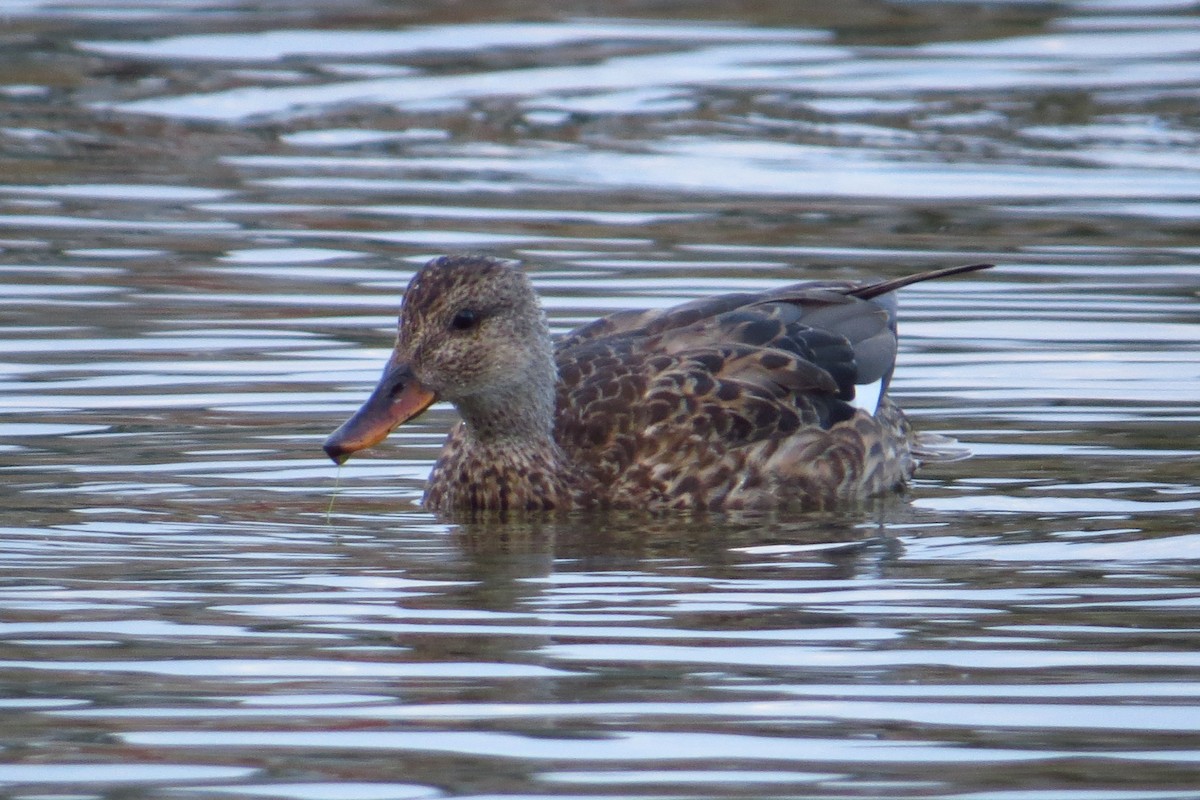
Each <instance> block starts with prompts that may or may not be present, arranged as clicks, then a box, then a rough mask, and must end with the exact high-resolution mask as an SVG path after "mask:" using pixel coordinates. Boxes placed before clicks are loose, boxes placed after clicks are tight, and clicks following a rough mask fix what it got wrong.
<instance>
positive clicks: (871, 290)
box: [847, 264, 996, 300]
mask: <svg viewBox="0 0 1200 800" xmlns="http://www.w3.org/2000/svg"><path fill="white" fill-rule="evenodd" d="M994 266H996V265H995V264H965V265H961V266H957V267H946V268H945V269H934V270H930V271H929V272H918V273H917V274H916V275H907V276H905V277H903V278H893V279H892V280H889V281H880V282H879V283H872V284H868V285H867V286H862V287H859V288H857V289H852V290H851V291H849V292H847V294H849V295H852V296H854V297H858V298H860V299H862V300H870V299H871V298H872V297H879V296H880V295H884V294H887V293H888V292H894V291H896V290H897V289H902V288H904V287H905V286H911V285H912V284H914V283H920V282H922V281H931V280H933V279H934V278H945V277H948V276H950V275H961V274H962V273H964V272H978V271H979V270H983V269H991V268H992V267H994Z"/></svg>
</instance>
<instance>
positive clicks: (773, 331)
mask: <svg viewBox="0 0 1200 800" xmlns="http://www.w3.org/2000/svg"><path fill="white" fill-rule="evenodd" d="M991 266H993V265H991V264H968V265H963V266H954V267H948V268H942V269H935V270H931V271H925V272H920V273H917V274H911V275H908V276H906V277H902V278H896V279H891V280H880V281H866V282H856V281H846V280H818V281H806V282H802V283H793V284H789V285H785V286H781V287H779V288H775V289H770V290H767V291H759V292H742V293H733V294H720V295H714V296H709V297H703V298H700V299H696V300H693V301H691V302H687V303H684V304H682V305H677V306H673V307H669V308H663V309H651V310H645V311H642V310H625V311H618V312H616V313H613V314H610V315H608V316H605V317H602V318H600V319H597V320H595V321H593V322H590V323H587V324H585V325H583V326H582V327H579V328H576V329H575V330H572V331H569V332H567V333H566V334H564V335H562V336H560V337H559V338H557V339H554V338H552V336H551V334H550V330H549V326H548V324H547V319H546V315H545V312H544V311H543V309H542V305H541V302H540V301H539V299H538V296H537V294H536V292H535V291H534V288H533V286H532V283H531V282H530V279H529V276H528V274H527V273H526V272H525V270H524V269H523V268H522V266H521V265H520V264H518V263H516V262H512V261H507V260H503V259H499V258H494V257H490V256H487V255H483V254H477V253H463V254H451V255H445V256H441V257H438V258H434V259H433V260H431V261H429V262H428V263H426V264H425V265H424V266H423V267H421V268H420V269H419V270H418V271H417V272H416V274H415V275H414V276H413V278H412V280H411V281H410V282H409V284H408V288H407V290H406V291H405V293H404V296H403V300H402V305H401V310H400V317H399V323H398V327H397V335H396V343H395V348H394V349H393V351H392V354H391V356H390V358H389V359H388V361H387V363H386V365H385V366H384V369H383V374H382V375H381V377H380V379H379V382H378V384H377V385H376V387H375V389H374V390H373V391H372V392H371V394H370V396H369V397H368V398H367V399H366V401H365V402H364V403H363V404H362V407H361V408H360V409H359V410H358V411H357V412H355V413H354V414H353V415H352V416H351V417H350V418H349V419H348V420H346V422H345V423H344V424H342V425H341V426H340V427H339V428H338V429H337V430H335V431H334V432H333V433H332V434H330V435H329V437H328V438H327V439H326V441H325V443H324V450H325V452H326V454H327V455H328V456H329V457H330V458H332V459H333V460H334V461H335V462H336V463H338V464H339V465H340V464H342V463H344V462H345V461H346V459H347V458H349V457H350V455H352V454H353V453H357V452H359V451H361V450H364V449H366V448H369V447H372V446H374V445H376V444H378V443H380V442H381V441H383V440H384V439H385V438H386V437H387V436H388V434H389V433H390V432H391V431H392V430H393V429H394V428H396V427H397V426H399V425H401V424H403V423H405V422H408V421H410V420H413V419H415V418H416V417H418V416H419V415H420V414H421V413H422V412H424V411H425V410H426V409H427V408H429V407H430V406H431V405H432V404H433V403H435V402H437V401H439V400H441V401H448V402H449V403H451V404H452V405H453V406H454V408H455V409H456V410H457V411H458V414H459V416H460V417H461V420H460V421H459V422H458V423H457V425H455V426H454V427H453V429H452V430H451V431H450V433H449V434H448V436H447V438H446V441H445V444H444V446H443V448H442V451H441V454H440V456H439V458H438V459H437V462H436V464H435V465H434V467H433V469H432V472H431V473H430V475H429V479H428V482H427V484H426V489H425V494H424V498H423V504H424V506H425V507H426V508H427V509H429V510H430V511H433V512H437V513H442V514H454V513H455V512H463V511H475V512H478V511H500V512H511V511H522V512H535V513H536V512H548V511H567V512H575V511H586V510H590V509H627V510H646V511H651V512H659V511H672V510H681V511H687V510H691V511H716V512H720V511H731V510H747V509H786V508H795V509H798V510H832V509H837V508H839V507H844V506H850V505H854V504H861V503H862V502H864V501H865V500H866V499H868V498H871V497H873V496H876V495H881V494H885V493H888V492H894V491H899V490H902V489H903V488H904V487H905V486H906V484H907V482H908V480H909V479H910V478H911V476H912V475H913V473H914V471H915V470H916V468H917V466H918V465H919V462H920V460H921V451H920V445H919V437H918V435H917V434H915V433H914V431H913V428H912V426H911V425H910V424H909V422H908V420H907V418H906V417H905V415H904V412H903V411H901V410H900V408H899V407H898V406H897V405H896V404H895V403H894V402H893V401H892V400H891V398H890V397H889V396H888V393H887V392H888V386H889V384H890V382H891V378H892V373H893V370H894V369H895V365H896V353H897V334H896V330H897V327H896V318H897V302H896V295H895V292H896V290H898V289H901V288H903V287H905V286H909V285H911V284H914V283H919V282H922V281H928V280H933V279H938V278H945V277H949V276H953V275H960V274H963V273H968V272H975V271H979V270H984V269H988V268H990V267H991Z"/></svg>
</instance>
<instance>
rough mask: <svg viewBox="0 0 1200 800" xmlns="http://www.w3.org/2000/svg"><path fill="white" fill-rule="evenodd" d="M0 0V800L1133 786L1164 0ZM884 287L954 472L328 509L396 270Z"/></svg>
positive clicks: (1199, 43)
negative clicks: (837, 507)
mask: <svg viewBox="0 0 1200 800" xmlns="http://www.w3.org/2000/svg"><path fill="white" fill-rule="evenodd" d="M427 5H428V6H429V7H427V8H424V9H421V10H416V9H410V8H402V7H399V6H393V5H389V4H382V3H381V4H376V3H371V2H366V1H365V0H364V1H363V2H352V3H332V2H318V1H315V0H314V1H311V2H301V3H287V4H270V3H267V4H260V5H258V6H254V7H251V6H246V5H237V4H226V3H219V2H218V3H209V2H200V1H199V0H195V1H193V0H184V2H161V3H155V2H148V3H139V4H132V5H130V4H124V5H122V4H100V3H90V2H76V3H58V2H49V1H48V0H28V1H27V2H20V3H11V4H9V7H7V8H6V10H5V13H6V16H5V18H4V20H3V22H2V23H0V26H2V27H0V31H2V32H3V37H4V48H5V58H4V60H3V62H0V164H2V165H3V175H4V182H3V184H0V456H2V460H0V472H2V475H3V477H2V480H0V509H2V511H0V527H2V528H3V533H4V544H3V546H0V563H2V564H3V568H4V577H3V578H2V579H0V676H2V679H3V688H2V690H0V712H2V714H3V720H4V721H3V724H2V725H0V792H2V793H4V794H5V796H11V797H17V798H39V797H48V796H70V797H97V798H116V797H122V798H128V797H161V796H171V797H230V796H233V797H237V796H241V797H246V798H255V797H283V798H296V800H308V799H309V798H355V799H361V800H373V799H374V798H381V799H383V798H388V799H390V798H437V797H475V798H483V797H554V798H601V797H622V798H626V797H705V798H707V797H755V798H758V797H828V798H843V797H844V798H851V797H854V798H861V797H889V798H970V800H1041V799H1042V798H1045V799H1046V800H1049V798H1054V799H1055V800H1058V799H1059V798H1065V799H1066V800H1101V799H1102V800H1126V799H1127V798H1139V799H1140V798H1186V797H1194V796H1196V788H1195V787H1196V786H1197V785H1200V722H1198V721H1200V680H1198V677H1200V633H1198V630H1197V624H1196V621H1195V620H1196V611H1197V609H1198V608H1200V529H1198V528H1197V524H1196V521H1195V520H1196V518H1197V512H1198V511H1200V481H1198V479H1197V465H1198V464H1200V458H1198V456H1200V451H1198V449H1197V441H1198V434H1200V402H1198V400H1197V398H1198V397H1200V368H1198V367H1197V364H1200V344H1198V343H1200V305H1198V302H1197V290H1198V289H1200V262H1198V258H1200V245H1198V243H1197V238H1196V233H1197V222H1198V220H1200V189H1198V187H1200V159H1198V158H1197V155H1196V153H1197V145H1198V144H1200V127H1198V125H1197V118H1196V115H1195V103H1196V100H1197V97H1198V95H1200V91H1198V90H1197V86H1200V66H1198V64H1200V60H1198V59H1197V55H1200V17H1198V16H1197V15H1196V13H1195V8H1194V5H1192V4H1190V3H1175V2H1161V3H1160V2H1116V3H1103V4H1093V3H1061V4H1040V5H1030V4H1023V3H1014V4H1003V3H1002V4H986V5H983V4H980V5H972V4H953V5H952V4H943V3H918V4H908V5H903V6H896V5H885V4H882V3H875V2H863V3H849V4H845V3H842V4H837V5H836V6H832V7H825V6H821V7H820V8H817V7H814V8H812V9H809V10H805V9H803V8H802V9H800V10H797V7H796V5H795V4H792V3H772V2H767V3H758V4H752V5H751V6H738V7H737V8H736V9H732V8H731V7H729V6H728V4H720V3H699V4H690V5H688V7H687V8H686V9H678V8H671V9H666V8H665V7H664V10H663V11H662V12H661V13H660V12H655V11H651V10H647V7H645V6H644V4H614V5H613V6H612V10H611V13H610V15H609V16H608V17H606V18H597V17H591V16H581V14H580V13H579V12H578V11H577V10H573V9H572V8H566V7H561V6H553V5H547V6H544V7H539V6H529V5H528V4H522V5H521V6H520V7H519V8H518V7H516V6H515V5H514V6H513V7H512V8H511V9H509V8H508V7H506V6H505V5H503V4H501V5H496V4H491V5H486V4H474V5H472V4H467V5H462V4H427ZM463 249H477V250H486V251H488V252H491V253H494V254H496V255H499V256H502V257H511V258H519V259H522V260H523V261H525V262H526V263H527V265H528V268H529V270H530V273H531V275H532V277H533V280H534V282H535V284H536V285H537V287H538V289H539V290H540V291H541V292H542V294H543V296H544V298H545V304H546V307H547V310H548V312H549V315H550V317H551V322H552V325H553V326H554V327H555V329H556V330H565V329H567V328H569V327H571V326H572V325H575V324H578V323H580V322H582V321H585V320H588V319H591V318H593V317H594V316H596V315H597V314H601V313H605V312H608V311H613V310H617V309H621V308H640V307H647V306H663V305H667V304H670V303H674V302H679V301H683V300H686V299H689V298H691V297H694V296H697V295H702V294H709V293H715V292H721V291H730V290H735V289H745V288H766V287H771V286H777V285H780V284H782V283H785V282H787V281H793V280H799V279H804V278H810V277H838V278H865V277H868V276H879V275H900V274H902V273H905V272H907V271H910V270H913V269H917V268H927V267H932V266H940V265H949V264H953V263H959V262H966V261H978V260H993V261H996V262H997V263H998V264H999V265H1000V266H999V267H998V268H997V269H996V270H993V271H991V272H989V273H985V274H976V275H971V276H967V277H964V278H962V279H956V280H952V281H945V282H938V283H932V284H923V285H919V286H916V287H912V288H911V289H909V290H906V291H905V292H904V295H903V297H902V300H901V304H902V319H901V325H902V328H901V333H902V338H903V342H902V354H901V356H902V358H901V364H900V367H899V371H898V373H897V376H896V380H895V384H894V388H893V394H894V395H895V396H896V397H897V398H898V400H899V401H900V402H901V404H902V405H903V406H904V407H905V408H906V409H908V410H909V412H910V414H911V416H912V417H913V418H914V420H915V421H916V423H917V424H918V425H919V426H920V427H921V428H922V429H924V430H930V431H937V432H941V433H945V434H948V435H952V436H954V437H956V438H958V439H959V440H960V441H961V442H963V443H965V444H966V445H968V446H969V447H970V449H971V450H972V451H973V453H974V455H973V457H972V458H971V459H970V460H967V461H959V462H954V463H946V464H936V465H931V466H930V467H929V468H927V469H926V470H924V471H923V472H922V473H921V474H920V476H919V478H918V479H917V480H916V481H915V482H914V484H913V486H912V488H911V491H910V492H909V493H908V494H907V495H906V496H905V497H902V498H897V499H895V500H894V501H891V502H887V503H883V504H880V505H879V506H878V507H873V508H871V509H869V510H867V511H865V512H862V513H850V514H844V515H837V516H832V517H830V516H821V517H803V516H790V517H776V516H772V517H767V518H726V517H705V518H699V519H682V520H681V519H663V520H646V519H635V518H628V517H605V518H581V519H576V520H568V521H558V522H542V523H536V522H535V523H509V524H505V525H498V524H487V525H484V524H477V525H454V524H448V523H446V522H443V521H440V520H438V519H436V518H434V517H433V516H431V515H429V514H426V513H425V512H423V511H422V510H421V509H420V507H419V503H418V501H419V498H420V494H421V487H422V484H423V481H424V478H425V476H426V474H427V473H428V470H429V468H430V466H431V464H432V461H433V459H434V457H435V455H436V452H437V449H438V447H439V445H440V442H441V439H442V437H443V436H444V434H445V431H446V430H447V428H448V427H449V425H450V424H451V423H452V421H453V412H452V411H451V410H450V409H449V408H446V407H442V406H437V407H435V408H434V409H433V410H432V411H431V412H430V413H428V414H427V415H425V416H424V417H423V418H422V419H421V420H420V421H418V422H417V423H415V424H413V425H411V426H407V427H405V428H404V429H402V430H401V431H398V432H397V433H396V434H395V435H393V436H392V437H391V439H390V440H389V444H388V445H386V446H384V447H381V448H379V449H378V451H377V452H374V453H372V454H370V455H368V456H364V457H362V458H357V459H355V460H352V461H351V462H349V464H348V465H347V466H345V467H343V468H342V469H341V470H337V469H336V468H335V467H334V466H333V465H331V464H330V463H329V462H328V461H327V460H326V459H325V458H324V456H323V454H322V453H321V451H320V443H321V441H322V439H323V438H324V436H325V435H326V434H327V433H328V432H329V431H330V430H331V429H332V428H333V427H335V426H336V425H337V424H338V423H339V422H340V421H341V420H342V419H343V418H344V417H345V416H346V415H347V414H349V413H350V412H351V411H352V410H353V409H354V408H355V407H356V406H357V404H358V403H359V402H360V400H361V399H362V398H363V397H364V396H365V393H366V391H367V390H368V388H369V387H370V385H371V384H372V383H373V381H374V379H375V377H376V376H377V374H378V371H379V369H380V366H381V364H382V362H383V359H384V358H385V357H386V354H387V352H388V349H389V346H390V336H391V330H392V327H393V325H394V319H395V311H396V308H397V305H398V302H399V297H400V294H401V291H402V289H403V287H404V285H405V284H406V282H407V280H408V278H409V277H410V276H411V274H412V272H413V270H414V269H415V268H416V267H417V266H419V265H420V264H421V263H422V262H423V261H424V260H425V259H427V258H428V257H430V256H432V255H435V254H438V253H442V252H445V251H448V250H463Z"/></svg>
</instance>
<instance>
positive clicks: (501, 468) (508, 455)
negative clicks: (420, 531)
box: [425, 386, 577, 512]
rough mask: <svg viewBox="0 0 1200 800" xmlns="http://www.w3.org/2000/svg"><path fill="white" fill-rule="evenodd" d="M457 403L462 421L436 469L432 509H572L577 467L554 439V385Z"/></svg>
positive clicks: (430, 491)
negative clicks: (572, 464)
mask: <svg viewBox="0 0 1200 800" xmlns="http://www.w3.org/2000/svg"><path fill="white" fill-rule="evenodd" d="M532 388H536V389H537V391H531V387H530V386H525V387H522V388H520V389H513V390H511V391H498V392H494V393H491V394H489V396H488V397H487V398H486V399H474V398H472V399H471V400H468V401H466V402H463V401H459V402H458V403H456V405H457V406H458V410H459V413H460V414H461V415H462V418H463V424H462V425H461V426H460V427H459V428H457V429H456V430H455V431H454V433H452V434H451V436H450V439H449V440H448V441H447V443H446V447H445V448H444V449H443V451H442V457H441V458H440V459H438V463H437V464H436V465H435V466H434V469H433V473H432V474H431V475H430V478H429V484H428V486H427V489H426V494H425V504H426V505H427V506H428V507H429V508H431V509H433V510H436V511H443V512H453V511H456V510H464V509H475V510H489V511H518V510H531V511H532V510H549V509H560V510H565V509H570V508H574V507H575V506H576V505H577V503H576V501H575V492H574V490H573V479H574V478H575V477H576V476H575V470H574V469H573V468H572V466H571V464H570V463H568V459H567V457H566V455H565V454H564V453H563V451H562V449H561V448H560V447H559V446H558V443H557V442H555V440H554V391H553V386H551V387H549V390H548V391H547V390H546V387H542V386H537V387H532Z"/></svg>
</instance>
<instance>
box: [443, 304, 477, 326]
mask: <svg viewBox="0 0 1200 800" xmlns="http://www.w3.org/2000/svg"><path fill="white" fill-rule="evenodd" d="M478 324H479V312H478V311H476V310H475V309H473V308H464V309H462V310H461V311H459V312H458V313H457V314H455V315H454V319H452V320H450V327H451V328H452V329H453V330H456V331H469V330H471V329H472V328H474V327H475V326H476V325H478Z"/></svg>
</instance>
